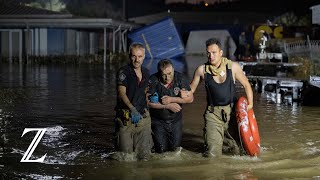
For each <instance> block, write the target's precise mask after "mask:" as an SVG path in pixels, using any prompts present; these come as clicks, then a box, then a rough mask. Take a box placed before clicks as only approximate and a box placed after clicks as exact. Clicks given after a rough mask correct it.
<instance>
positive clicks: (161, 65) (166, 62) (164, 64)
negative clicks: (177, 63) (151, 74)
mask: <svg viewBox="0 0 320 180" xmlns="http://www.w3.org/2000/svg"><path fill="white" fill-rule="evenodd" d="M169 65H171V66H172V67H173V64H172V62H171V60H170V59H161V60H160V61H159V62H158V67H157V68H158V72H160V71H161V70H162V69H163V68H166V67H168V66H169Z"/></svg>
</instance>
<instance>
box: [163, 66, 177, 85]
mask: <svg viewBox="0 0 320 180" xmlns="http://www.w3.org/2000/svg"><path fill="white" fill-rule="evenodd" d="M173 77H174V69H173V67H172V66H171V65H168V66H167V67H165V68H163V69H162V70H161V79H162V82H163V84H170V83H171V82H172V81H173Z"/></svg>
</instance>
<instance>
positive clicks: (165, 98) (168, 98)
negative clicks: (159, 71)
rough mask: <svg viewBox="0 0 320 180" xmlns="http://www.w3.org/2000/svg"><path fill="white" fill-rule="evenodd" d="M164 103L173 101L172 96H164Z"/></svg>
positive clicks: (162, 99)
mask: <svg viewBox="0 0 320 180" xmlns="http://www.w3.org/2000/svg"><path fill="white" fill-rule="evenodd" d="M161 101H162V104H164V105H167V104H170V103H171V97H170V96H162V98H161Z"/></svg>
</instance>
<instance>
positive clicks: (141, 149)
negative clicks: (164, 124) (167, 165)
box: [115, 111, 153, 159]
mask: <svg viewBox="0 0 320 180" xmlns="http://www.w3.org/2000/svg"><path fill="white" fill-rule="evenodd" d="M115 136H116V137H115V146H116V149H117V151H120V152H125V153H132V152H135V153H136V155H137V158H138V159H145V158H148V157H149V155H150V153H151V148H152V146H153V141H152V136H151V118H150V114H149V112H148V111H146V113H145V114H144V115H143V118H142V119H140V121H139V122H138V123H137V124H132V123H131V121H127V123H126V125H124V124H123V121H122V120H121V119H120V118H116V119H115Z"/></svg>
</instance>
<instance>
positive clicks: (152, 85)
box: [149, 71, 191, 120]
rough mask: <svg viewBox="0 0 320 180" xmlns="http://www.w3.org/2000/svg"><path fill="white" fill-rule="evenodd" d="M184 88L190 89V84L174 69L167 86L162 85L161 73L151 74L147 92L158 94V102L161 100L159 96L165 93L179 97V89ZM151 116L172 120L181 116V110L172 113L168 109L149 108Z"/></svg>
mask: <svg viewBox="0 0 320 180" xmlns="http://www.w3.org/2000/svg"><path fill="white" fill-rule="evenodd" d="M182 89H185V90H188V91H190V90H191V88H190V84H189V81H188V80H187V78H186V77H185V76H184V75H183V74H181V73H179V72H177V71H175V72H174V78H173V82H172V83H171V84H170V85H169V86H168V88H166V87H164V85H163V84H162V83H161V74H160V73H155V74H153V75H151V77H150V81H149V93H150V94H154V93H155V92H157V93H158V94H159V102H160V103H162V102H161V98H162V97H163V96H165V95H167V96H171V97H180V90H182ZM150 115H151V118H156V119H161V120H174V119H176V118H179V117H181V115H182V113H181V111H179V112H177V113H174V112H172V111H170V110H168V109H153V108H150Z"/></svg>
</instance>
